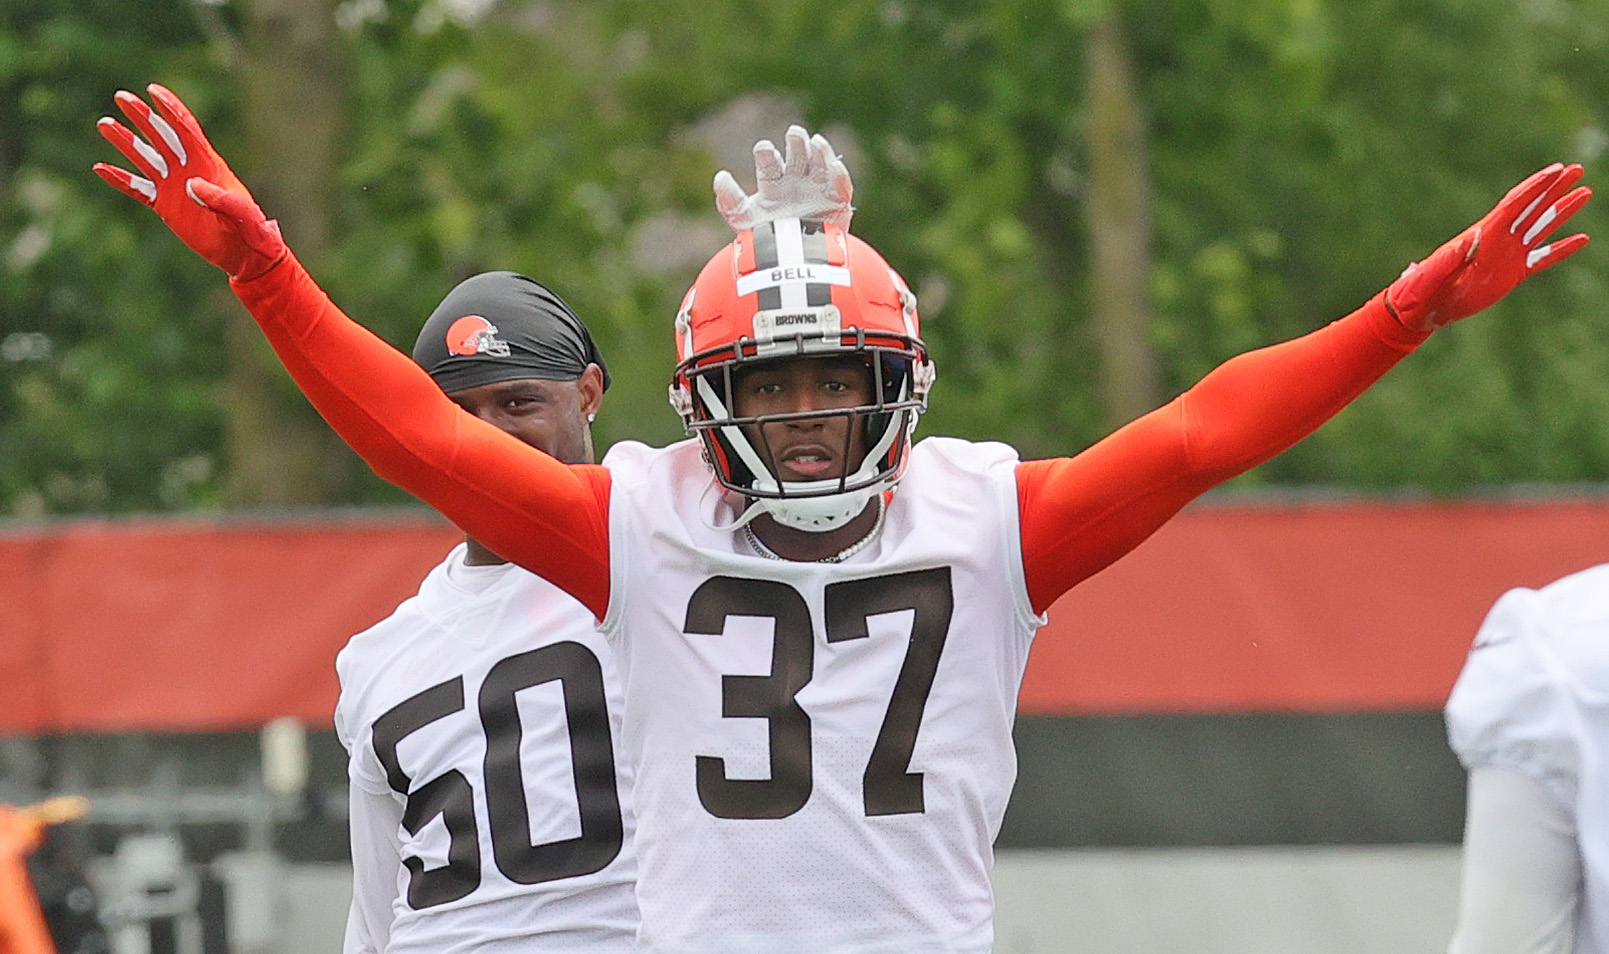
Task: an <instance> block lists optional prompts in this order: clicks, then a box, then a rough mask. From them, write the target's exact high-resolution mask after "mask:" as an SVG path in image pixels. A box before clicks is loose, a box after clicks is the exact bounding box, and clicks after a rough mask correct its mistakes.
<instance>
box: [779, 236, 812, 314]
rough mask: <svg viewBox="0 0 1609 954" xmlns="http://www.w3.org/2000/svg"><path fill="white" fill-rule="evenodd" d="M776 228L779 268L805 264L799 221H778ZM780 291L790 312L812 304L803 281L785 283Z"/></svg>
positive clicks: (784, 306)
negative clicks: (807, 296)
mask: <svg viewBox="0 0 1609 954" xmlns="http://www.w3.org/2000/svg"><path fill="white" fill-rule="evenodd" d="M775 226H776V236H777V267H778V268H782V269H786V268H788V267H789V266H798V265H803V264H805V254H804V230H803V229H802V228H801V227H800V226H799V220H798V219H778V220H777V221H776V223H775ZM778 290H779V291H781V293H782V307H783V308H785V309H788V310H789V311H792V310H795V309H799V308H806V307H808V306H809V304H810V302H809V300H808V299H807V298H806V291H805V283H804V282H803V281H793V282H784V283H782V284H780V285H779V286H778Z"/></svg>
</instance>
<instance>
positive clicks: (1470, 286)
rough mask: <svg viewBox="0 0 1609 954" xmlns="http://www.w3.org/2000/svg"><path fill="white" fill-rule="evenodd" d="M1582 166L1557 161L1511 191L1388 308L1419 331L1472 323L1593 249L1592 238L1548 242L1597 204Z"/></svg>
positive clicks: (1400, 282)
mask: <svg viewBox="0 0 1609 954" xmlns="http://www.w3.org/2000/svg"><path fill="white" fill-rule="evenodd" d="M1580 178H1581V167H1580V166H1578V165H1568V166H1566V165H1560V164H1559V163H1554V164H1553V165H1551V166H1548V167H1547V168H1546V169H1543V170H1542V171H1540V172H1538V173H1536V174H1535V175H1533V176H1531V177H1530V178H1529V179H1526V180H1525V181H1524V182H1521V183H1520V184H1519V185H1517V186H1515V187H1514V188H1512V189H1510V190H1509V192H1508V195H1505V196H1503V201H1501V202H1499V203H1497V207H1496V208H1494V209H1492V211H1490V212H1488V213H1486V215H1485V216H1484V217H1483V218H1482V219H1481V220H1480V221H1479V222H1476V223H1475V224H1474V225H1472V226H1470V227H1469V228H1467V229H1465V230H1464V231H1463V232H1462V233H1460V234H1459V236H1458V237H1457V238H1455V239H1453V240H1452V241H1450V242H1448V243H1447V244H1446V245H1443V246H1442V247H1441V248H1438V249H1436V250H1435V251H1434V252H1432V253H1430V257H1429V258H1426V259H1425V260H1424V261H1422V262H1416V263H1414V264H1412V265H1409V266H1408V267H1407V269H1406V270H1404V271H1403V273H1402V275H1401V276H1400V277H1399V278H1398V279H1397V280H1396V281H1394V282H1392V283H1391V287H1390V288H1388V289H1386V306H1387V307H1388V308H1389V309H1390V310H1391V313H1392V314H1393V315H1395V316H1396V318H1397V320H1398V321H1400V322H1402V323H1403V324H1404V325H1406V326H1407V327H1409V328H1412V329H1414V330H1416V331H1432V330H1434V329H1436V328H1440V327H1441V326H1442V325H1446V324H1450V323H1452V322H1454V321H1457V320H1458V319H1460V318H1468V317H1469V316H1470V315H1473V314H1474V313H1475V312H1477V311H1480V310H1481V309H1482V308H1485V307H1487V306H1488V305H1490V304H1492V303H1493V302H1495V301H1497V300H1498V299H1499V298H1502V297H1503V296H1504V295H1507V294H1508V293H1509V292H1510V291H1512V290H1513V288H1514V286H1515V285H1518V284H1519V283H1520V282H1522V281H1524V280H1525V279H1527V278H1529V277H1530V276H1532V275H1534V274H1536V273H1537V272H1540V271H1542V270H1543V269H1544V268H1548V267H1550V266H1552V265H1555V264H1557V263H1559V262H1562V261H1564V260H1565V259H1566V258H1569V257H1570V256H1571V255H1574V254H1575V253H1576V252H1579V251H1581V249H1582V248H1584V247H1586V244H1587V236H1586V235H1585V234H1577V235H1572V236H1570V237H1569V238H1567V239H1563V240H1561V241H1558V242H1549V241H1548V236H1550V235H1552V234H1553V232H1554V230H1556V229H1557V228H1558V227H1559V226H1561V225H1563V224H1564V223H1565V222H1566V221H1568V220H1569V218H1570V216H1572V215H1574V214H1575V213H1576V210H1577V209H1579V208H1581V207H1582V206H1583V205H1585V204H1586V202H1587V200H1588V199H1590V198H1592V190H1591V189H1588V188H1587V187H1585V186H1582V187H1580V188H1577V189H1574V190H1571V189H1570V187H1571V186H1573V185H1575V183H1576V180H1578V179H1580Z"/></svg>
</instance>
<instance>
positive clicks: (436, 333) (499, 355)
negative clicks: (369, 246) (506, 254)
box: [413, 272, 609, 393]
mask: <svg viewBox="0 0 1609 954" xmlns="http://www.w3.org/2000/svg"><path fill="white" fill-rule="evenodd" d="M413 360H414V361H416V362H418V364H419V366H420V367H422V368H424V369H425V370H426V371H428V372H429V373H430V376H431V377H432V378H435V379H436V383H437V384H439V385H441V389H442V390H443V391H446V392H448V393H452V392H454V391H462V390H464V389H465V388H474V387H480V386H481V385H483V384H497V383H499V382H503V381H514V380H519V379H521V378H540V379H542V380H545V381H574V380H575V379H576V378H579V377H580V376H581V373H582V372H583V371H585V370H586V369H587V365H589V364H595V365H597V366H598V368H599V370H601V371H603V386H604V389H605V390H607V389H608V387H609V369H608V368H607V367H605V366H604V363H603V355H601V354H599V353H598V346H597V345H596V344H594V343H593V341H592V335H591V333H590V332H588V331H587V326H586V325H584V324H582V322H581V319H580V318H577V317H576V314H575V312H573V311H571V310H570V306H569V305H566V304H565V303H564V300H563V299H562V298H560V297H559V296H558V295H555V294H554V293H553V292H551V291H549V290H548V289H547V288H545V287H543V286H542V285H541V284H540V283H538V282H535V281H532V280H531V279H529V278H526V277H525V276H524V275H518V274H515V273H514V272H482V273H481V274H479V275H475V276H473V277H471V278H466V279H464V280H463V281H462V282H459V283H458V286H457V287H455V288H454V289H453V290H452V291H450V292H448V293H447V297H446V298H443V299H442V300H441V304H439V305H437V306H436V310H435V311H433V312H431V314H430V318H429V320H427V321H426V322H425V326H424V327H423V328H421V329H419V338H418V340H417V341H415V342H414V346H413Z"/></svg>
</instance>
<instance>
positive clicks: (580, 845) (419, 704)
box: [335, 544, 638, 954]
mask: <svg viewBox="0 0 1609 954" xmlns="http://www.w3.org/2000/svg"><path fill="white" fill-rule="evenodd" d="M464 552H465V547H464V546H463V545H462V544H460V545H459V546H458V547H457V548H455V549H454V550H453V552H452V553H451V555H449V557H448V558H447V560H446V561H445V562H444V563H442V564H441V565H440V566H437V567H436V568H435V569H434V570H432V571H431V573H430V574H429V576H428V577H426V579H425V581H424V583H423V584H422V585H421V587H420V589H419V593H418V595H417V596H414V597H411V598H409V599H408V600H406V601H404V602H403V603H402V604H401V605H400V606H399V607H398V608H397V610H396V612H395V613H394V614H392V615H391V616H390V617H389V618H387V619H385V620H383V621H381V622H380V623H378V624H376V625H375V626H373V627H371V628H370V629H368V630H366V631H365V632H363V633H360V634H359V635H357V636H355V637H353V638H352V640H351V641H350V642H349V643H348V644H347V646H346V648H345V649H343V650H342V651H341V653H340V655H339V656H338V658H337V660H336V668H337V670H338V671H339V673H340V677H341V697H340V701H339V703H338V704H337V707H336V715H335V723H336V731H337V734H338V735H339V737H340V739H341V742H342V744H343V745H345V746H346V749H347V751H348V753H349V754H350V756H351V761H350V770H349V775H350V779H351V785H352V802H353V818H352V834H353V855H354V857H353V870H354V902H353V916H352V920H351V922H350V924H349V927H348V933H347V950H348V954H352V952H353V951H388V952H401V951H408V952H444V951H483V952H532V954H535V952H555V954H557V952H573V951H576V950H586V951H598V952H605V954H626V952H629V951H632V950H634V949H635V935H636V929H637V920H638V918H637V906H636V899H635V897H634V881H635V874H636V864H635V861H634V858H633V854H632V848H631V842H632V837H633V830H634V827H635V825H634V820H633V814H632V808H631V799H630V791H631V772H630V770H629V767H628V765H627V763H626V761H625V759H624V757H623V754H622V752H621V749H620V746H619V744H618V741H617V739H618V735H619V719H620V713H621V711H622V708H623V706H622V703H621V698H620V687H619V679H618V676H617V675H616V673H615V672H614V664H613V661H612V654H611V653H610V651H609V647H608V645H607V643H606V642H605V640H604V639H603V637H602V636H601V634H600V633H599V631H598V629H597V622H596V620H595V619H594V618H593V616H592V614H591V613H590V612H588V611H587V610H586V608H585V607H583V606H582V605H581V604H580V603H578V602H576V601H575V600H574V599H573V598H571V597H570V596H568V595H567V594H565V593H563V592H562V591H560V590H559V589H557V588H555V587H554V586H552V585H551V584H549V583H547V582H546V581H544V580H542V579H540V578H539V577H536V576H534V575H532V574H531V573H529V572H527V571H525V570H522V569H519V568H518V567H514V566H512V565H509V566H506V567H498V568H482V567H475V568H470V571H469V572H471V573H473V574H482V575H485V576H489V577H490V578H491V582H489V585H485V586H484V588H483V589H479V590H472V589H465V588H463V587H461V586H459V585H457V584H456V583H455V581H454V576H455V575H464V574H465V572H466V570H465V567H464V564H463V560H464ZM488 570H491V571H492V572H491V573H489V574H488V573H487V571H488ZM388 874H389V880H388V879H387V875H388Z"/></svg>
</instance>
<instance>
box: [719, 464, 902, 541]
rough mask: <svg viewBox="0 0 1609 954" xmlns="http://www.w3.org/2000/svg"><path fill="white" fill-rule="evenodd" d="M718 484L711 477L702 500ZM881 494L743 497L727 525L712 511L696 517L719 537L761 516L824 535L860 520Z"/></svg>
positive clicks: (868, 491) (874, 490) (864, 491)
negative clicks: (869, 504) (857, 518)
mask: <svg viewBox="0 0 1609 954" xmlns="http://www.w3.org/2000/svg"><path fill="white" fill-rule="evenodd" d="M721 489H722V488H721V483H720V481H718V480H715V479H714V478H713V477H712V478H711V479H710V482H709V486H708V487H706V488H704V495H703V496H704V497H705V498H706V499H707V498H708V497H709V494H710V493H711V492H712V491H720V490H721ZM881 492H882V490H881V488H878V487H863V488H861V489H860V490H851V491H849V492H848V493H842V494H831V495H828V496H823V497H793V498H773V497H745V498H744V499H745V500H747V501H748V506H746V507H744V508H743V512H742V513H739V514H738V515H737V517H736V518H735V519H733V520H732V521H731V522H730V523H721V522H720V521H719V520H718V519H716V518H715V517H713V516H707V515H706V514H713V513H714V512H715V508H714V507H708V508H706V507H704V506H702V505H701V506H700V507H699V508H698V512H699V517H700V519H701V520H702V521H703V523H704V526H706V527H708V528H709V529H711V530H714V531H717V532H719V533H726V532H730V531H733V530H737V529H739V528H741V527H743V525H745V524H747V523H749V522H751V521H752V520H754V518H755V517H758V516H759V515H760V514H762V513H768V514H770V515H771V519H773V520H775V521H776V522H777V523H780V524H782V525H783V526H785V527H792V528H793V529H795V530H804V531H807V532H809V533H826V532H827V531H828V530H836V529H838V528H839V527H842V526H844V525H845V524H847V523H849V521H851V520H853V519H855V518H856V517H858V516H860V514H861V511H863V510H865V509H866V504H867V503H869V502H871V500H872V499H873V498H875V497H876V496H877V495H878V494H880V493H881Z"/></svg>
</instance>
